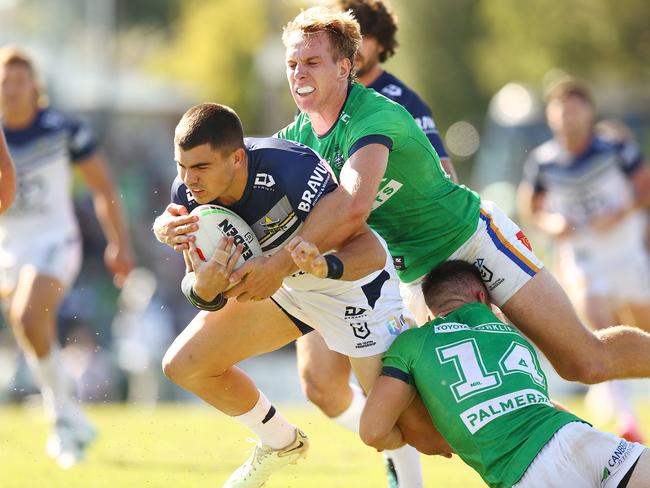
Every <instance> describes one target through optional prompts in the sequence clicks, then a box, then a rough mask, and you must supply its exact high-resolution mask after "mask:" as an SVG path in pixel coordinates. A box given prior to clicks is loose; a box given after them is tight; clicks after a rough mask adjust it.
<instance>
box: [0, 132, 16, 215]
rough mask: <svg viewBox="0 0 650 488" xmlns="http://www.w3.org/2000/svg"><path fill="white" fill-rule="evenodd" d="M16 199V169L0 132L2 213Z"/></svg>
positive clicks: (0, 195) (0, 204)
mask: <svg viewBox="0 0 650 488" xmlns="http://www.w3.org/2000/svg"><path fill="white" fill-rule="evenodd" d="M15 197H16V169H15V168H14V164H13V161H12V160H11V156H10V155H9V148H8V147H7V143H6V141H5V138H4V133H3V132H2V130H0V213H3V212H5V211H6V210H7V209H8V208H9V207H11V204H12V203H13V201H14V199H15Z"/></svg>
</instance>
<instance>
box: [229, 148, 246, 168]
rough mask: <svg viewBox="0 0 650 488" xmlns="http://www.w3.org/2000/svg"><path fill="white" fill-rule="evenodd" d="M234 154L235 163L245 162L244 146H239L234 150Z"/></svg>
mask: <svg viewBox="0 0 650 488" xmlns="http://www.w3.org/2000/svg"><path fill="white" fill-rule="evenodd" d="M232 156H233V158H234V161H235V164H243V162H244V161H245V160H246V151H245V150H244V148H241V147H238V148H237V149H235V150H234V151H233V153H232Z"/></svg>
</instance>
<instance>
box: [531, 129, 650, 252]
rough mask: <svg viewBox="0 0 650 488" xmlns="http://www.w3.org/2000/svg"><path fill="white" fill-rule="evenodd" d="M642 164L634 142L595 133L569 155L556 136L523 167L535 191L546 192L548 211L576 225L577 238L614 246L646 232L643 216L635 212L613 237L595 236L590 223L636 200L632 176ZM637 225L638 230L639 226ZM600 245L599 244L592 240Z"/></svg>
mask: <svg viewBox="0 0 650 488" xmlns="http://www.w3.org/2000/svg"><path fill="white" fill-rule="evenodd" d="M642 164H643V156H642V154H641V152H640V150H639V148H638V146H637V145H636V144H635V143H634V142H617V141H611V140H605V139H602V138H600V137H598V136H594V137H593V139H592V141H591V143H590V145H589V147H588V148H587V149H586V150H585V151H584V152H583V153H582V154H580V155H578V156H575V155H572V154H569V153H568V152H567V151H566V150H565V149H564V148H562V147H561V146H560V144H558V142H557V141H556V140H555V139H551V140H550V141H547V142H546V143H544V144H542V145H541V146H538V147H537V148H536V149H534V150H533V152H532V153H531V155H530V157H529V158H528V160H527V162H526V164H525V166H524V179H525V180H526V181H527V182H529V183H530V184H531V185H532V186H533V188H534V191H535V192H537V193H540V192H541V193H544V195H545V198H544V202H545V203H544V204H545V206H546V209H547V210H549V211H551V212H557V213H560V214H562V215H564V216H565V217H566V218H567V219H568V220H569V221H570V222H571V223H572V225H574V226H575V227H576V230H577V233H576V236H575V237H573V238H572V239H573V240H577V241H578V242H581V241H582V242H581V243H582V244H585V245H591V244H589V241H590V240H592V241H599V242H600V243H601V244H603V245H604V244H610V242H609V241H610V239H614V240H613V241H612V243H614V242H616V240H619V239H633V238H634V237H633V236H635V235H637V234H638V235H639V236H642V228H643V219H642V216H641V215H635V214H632V215H631V216H630V219H626V220H625V221H624V222H622V223H621V225H619V226H618V232H614V231H616V229H613V233H612V232H610V233H609V234H610V235H611V236H612V237H610V238H605V236H603V235H602V233H600V234H599V235H598V236H596V235H594V234H593V232H592V231H591V230H590V229H589V225H588V224H589V222H591V221H592V220H593V219H594V218H596V217H598V216H601V215H605V214H610V213H612V212H616V211H619V210H622V209H624V208H626V207H627V206H628V205H630V204H631V203H632V201H633V199H634V187H633V185H632V183H631V181H630V175H632V174H633V173H634V172H635V171H636V170H637V169H639V168H640V167H641V166H642ZM636 227H639V229H638V230H635V229H636ZM592 244H593V245H597V243H596V242H593V243H592Z"/></svg>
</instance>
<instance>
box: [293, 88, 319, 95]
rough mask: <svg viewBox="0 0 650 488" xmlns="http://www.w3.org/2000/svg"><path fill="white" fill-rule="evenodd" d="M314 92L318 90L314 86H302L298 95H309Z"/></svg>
mask: <svg viewBox="0 0 650 488" xmlns="http://www.w3.org/2000/svg"><path fill="white" fill-rule="evenodd" d="M314 90H316V88H314V87H313V86H301V87H300V88H297V89H296V93H297V94H298V95H309V94H310V93H312V92H313V91H314Z"/></svg>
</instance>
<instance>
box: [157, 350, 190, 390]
mask: <svg viewBox="0 0 650 488" xmlns="http://www.w3.org/2000/svg"><path fill="white" fill-rule="evenodd" d="M162 370H163V373H164V374H165V376H166V377H167V378H168V379H169V380H170V381H171V382H172V383H175V384H177V385H182V384H183V383H184V382H185V380H186V379H187V376H188V375H187V371H186V368H184V367H183V363H182V361H180V359H179V358H178V356H177V355H176V354H174V353H172V352H171V351H167V352H166V353H165V356H164V357H163V360H162Z"/></svg>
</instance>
